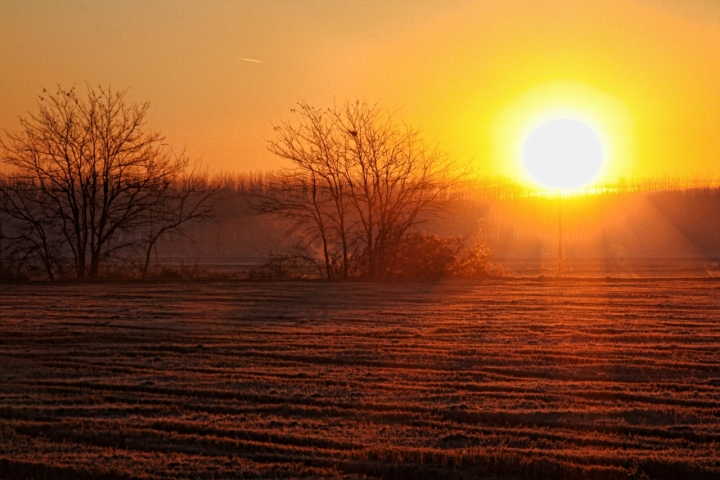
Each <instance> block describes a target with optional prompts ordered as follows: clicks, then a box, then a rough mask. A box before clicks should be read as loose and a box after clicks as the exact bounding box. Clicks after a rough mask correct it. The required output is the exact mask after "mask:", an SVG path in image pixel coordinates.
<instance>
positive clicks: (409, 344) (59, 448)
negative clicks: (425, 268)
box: [0, 280, 720, 479]
mask: <svg viewBox="0 0 720 480" xmlns="http://www.w3.org/2000/svg"><path fill="white" fill-rule="evenodd" d="M2 289H3V290H2V294H1V295H0V365H2V368H1V369H0V478H77V479H83V478H105V479H129V478H146V479H151V478H266V477H271V478H318V477H330V478H335V477H341V478H498V479H500V478H502V479H505V478H507V479H510V478H564V479H572V478H597V479H615V478H618V479H620V478H667V479H674V478H718V476H720V453H719V452H718V442H719V441H720V362H719V361H718V359H719V358H720V317H719V316H718V310H720V283H716V282H714V281H710V280H672V281H669V280H652V281H581V280H575V281H571V280H568V281H563V282H556V281H544V282H543V281H539V280H536V281H531V280H523V281H520V280H516V281H512V282H506V283H503V282H485V283H459V282H454V283H407V284H370V283H345V284H327V283H313V282H297V283H293V282H286V283H270V282H268V283H255V284H253V283H247V282H231V281H226V282H209V281H207V282H194V283H193V282H166V283H137V284H132V283H113V284H109V283H105V284H57V285H44V284H26V285H15V286H13V285H3V286H2Z"/></svg>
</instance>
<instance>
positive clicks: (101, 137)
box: [0, 87, 212, 279]
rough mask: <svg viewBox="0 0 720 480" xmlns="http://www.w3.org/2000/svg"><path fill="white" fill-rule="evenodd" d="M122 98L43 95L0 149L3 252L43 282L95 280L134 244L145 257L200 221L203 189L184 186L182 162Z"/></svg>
mask: <svg viewBox="0 0 720 480" xmlns="http://www.w3.org/2000/svg"><path fill="white" fill-rule="evenodd" d="M125 95H126V91H118V92H112V91H111V90H110V89H105V88H102V87H99V88H98V89H93V88H90V87H88V92H87V97H86V98H80V97H79V96H78V94H77V92H76V91H75V89H74V88H71V89H69V90H64V89H62V88H58V90H57V92H56V93H54V94H52V93H49V92H47V91H45V90H44V91H43V94H42V95H41V96H40V98H39V101H38V111H37V113H31V114H29V116H28V117H26V118H21V120H20V123H21V127H22V128H21V130H20V131H19V132H17V133H8V134H7V138H6V139H4V140H0V153H1V155H2V157H1V159H2V162H3V163H5V164H6V165H7V166H8V167H9V168H10V172H11V173H10V175H9V178H7V179H6V180H5V181H4V182H2V184H0V212H2V213H3V214H4V215H5V217H6V218H7V219H9V222H8V223H9V228H7V227H6V229H5V233H4V235H5V239H6V241H7V242H8V245H7V247H6V248H7V249H9V250H10V251H12V252H13V253H14V254H15V255H22V256H23V258H24V259H27V258H35V259H38V260H40V263H41V264H42V265H43V267H44V270H45V272H46V274H47V276H48V277H49V278H50V279H54V278H55V277H56V276H57V275H63V274H65V268H66V266H67V264H68V263H69V264H70V266H71V267H72V270H74V274H75V276H76V277H77V278H85V277H90V278H94V277H96V276H97V275H98V271H99V268H100V266H101V264H102V263H103V262H104V261H106V260H107V259H108V258H110V257H112V256H113V255H115V254H116V253H118V252H120V251H121V250H123V249H127V248H128V247H132V246H137V245H138V243H143V242H150V247H149V248H152V246H153V245H154V244H155V243H156V242H157V240H158V239H159V237H160V236H161V235H165V234H169V233H170V232H172V231H178V229H180V228H181V226H182V225H183V224H184V223H186V222H189V221H192V220H197V219H200V218H204V217H205V216H206V215H207V214H208V213H209V210H208V208H207V205H208V203H207V202H208V199H209V198H210V197H211V193H212V192H208V191H207V182H205V183H204V184H202V182H194V181H189V180H188V179H187V178H186V175H185V173H186V170H187V167H188V163H189V161H188V159H187V158H186V156H185V155H184V154H180V155H176V154H174V153H173V151H172V150H171V149H170V148H169V146H168V145H167V144H166V143H164V138H163V137H162V136H161V135H160V133H157V132H152V131H148V130H147V129H146V114H147V111H148V108H149V103H147V102H145V103H140V104H137V103H129V102H127V101H126V99H125ZM187 185H192V187H191V188H190V189H188V188H184V187H183V186H185V187H187ZM191 205H192V206H191ZM157 225H160V229H159V230H158V229H157V228H156V229H155V230H153V229H152V228H151V226H157ZM148 231H149V232H150V233H149V234H147V232H148ZM146 268H147V267H146ZM146 268H145V269H146Z"/></svg>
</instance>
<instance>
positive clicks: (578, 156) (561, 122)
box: [523, 118, 604, 188]
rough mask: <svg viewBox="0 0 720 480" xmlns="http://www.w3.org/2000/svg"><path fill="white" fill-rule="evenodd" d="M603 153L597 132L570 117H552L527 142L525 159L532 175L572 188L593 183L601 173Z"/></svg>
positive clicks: (548, 184) (551, 184) (540, 180)
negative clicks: (552, 118)
mask: <svg viewBox="0 0 720 480" xmlns="http://www.w3.org/2000/svg"><path fill="white" fill-rule="evenodd" d="M603 158H604V152H603V146H602V142H601V141H600V137H598V135H597V133H595V131H594V130H593V129H592V128H590V127H589V126H588V125H587V124H585V123H583V122H581V121H579V120H573V119H569V118H558V119H554V120H549V121H547V122H545V123H543V124H542V125H540V126H539V127H537V128H536V129H535V130H533V131H532V133H531V134H530V136H529V137H528V138H527V140H526V141H525V148H524V150H523V159H524V163H525V168H526V170H527V172H528V173H529V174H530V176H531V177H532V178H533V180H535V181H536V182H538V183H539V184H541V185H544V186H546V187H551V188H573V187H579V186H582V185H586V184H588V183H590V182H591V181H592V180H593V179H594V178H595V177H596V176H597V174H598V173H599V172H600V168H601V167H602V164H603Z"/></svg>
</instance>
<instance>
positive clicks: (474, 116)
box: [0, 0, 720, 175]
mask: <svg viewBox="0 0 720 480" xmlns="http://www.w3.org/2000/svg"><path fill="white" fill-rule="evenodd" d="M248 59H251V60H259V61H249V60H248ZM719 59H720V2H718V1H717V0H687V1H683V0H597V1H596V0H583V1H578V0H566V1H565V0H485V1H465V0H456V1H448V0H442V1H441V0H437V1H435V0H425V1H423V0H412V1H410V0H407V1H399V0H395V1H392V0H382V1H372V0H371V1H359V0H358V1H355V2H349V1H339V0H334V1H332V0H327V1H312V0H286V1H268V0H262V1H259V0H258V1H209V0H203V1H196V2H182V1H111V0H105V1H97V2H95V1H80V0H75V1H70V0H68V1H60V0H56V1H27V0H24V1H11V0H2V1H0V66H1V68H0V128H2V129H5V130H15V129H17V125H18V123H17V118H18V116H20V115H23V114H24V113H25V112H27V111H28V110H31V109H34V108H35V101H36V97H37V95H38V94H39V93H40V91H41V90H42V88H43V87H45V88H48V89H51V88H54V87H55V86H56V85H58V84H59V85H62V86H64V87H68V86H71V85H73V84H75V85H77V86H78V87H84V84H85V82H88V83H90V84H93V85H96V84H103V85H107V84H112V86H113V87H116V88H119V89H120V88H126V87H130V92H129V97H130V98H131V99H132V100H135V101H143V100H149V101H150V102H151V103H152V108H151V116H150V122H151V123H150V125H151V127H152V128H154V129H158V130H161V131H162V132H163V133H164V134H165V135H166V136H167V138H168V140H169V141H170V142H171V143H172V144H173V145H174V146H175V147H176V148H182V147H186V148H187V151H188V152H189V153H190V154H191V155H193V156H196V157H197V156H202V157H203V158H204V159H205V161H206V162H207V163H208V164H210V165H211V166H212V167H213V168H215V169H218V170H234V171H245V170H258V169H263V168H274V167H278V166H281V165H283V163H282V162H281V161H280V160H278V159H275V158H273V156H272V155H271V154H269V153H268V152H267V151H266V149H265V146H264V145H265V140H264V139H267V138H271V137H272V135H273V133H272V129H271V122H277V121H279V120H281V119H284V118H287V117H288V116H289V115H290V112H289V110H290V108H292V107H293V105H294V104H295V103H296V102H298V101H299V100H307V101H308V102H310V103H312V104H314V105H317V106H321V105H330V104H332V102H333V101H335V100H342V99H344V98H348V97H349V98H354V97H361V98H365V99H367V100H370V101H379V102H381V103H382V104H383V105H384V106H386V107H387V108H389V109H392V110H398V115H399V116H400V117H402V118H403V119H404V120H405V121H406V122H407V123H410V124H412V125H414V126H417V127H419V128H421V129H422V130H423V131H424V132H425V134H426V136H427V138H429V139H431V140H438V141H439V142H440V143H441V145H442V147H443V148H444V149H445V150H447V151H449V152H450V153H451V154H452V155H453V156H454V157H456V158H458V159H461V160H467V159H470V158H473V159H474V160H473V162H474V165H476V166H477V167H478V168H482V169H484V170H486V171H488V172H501V173H512V171H513V168H515V167H514V166H513V164H514V163H513V162H515V159H514V158H512V148H511V147H512V145H514V144H515V143H517V141H518V138H520V136H521V130H522V129H523V128H525V126H526V124H528V122H531V121H532V119H533V118H536V117H538V116H542V115H543V114H544V112H546V111H548V110H553V109H560V110H562V109H570V110H574V111H578V112H580V113H581V114H583V115H587V116H588V117H589V118H591V120H594V121H596V123H597V124H598V125H599V126H600V128H601V129H603V130H604V131H605V134H606V137H607V142H608V144H609V146H610V149H611V150H613V158H612V162H613V163H612V169H611V170H610V173H611V174H614V175H620V174H623V173H626V174H627V173H636V174H642V175H647V174H650V173H653V172H665V173H684V174H688V173H690V174H694V173H703V172H708V173H714V174H720V61H719Z"/></svg>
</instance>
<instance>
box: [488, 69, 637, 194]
mask: <svg viewBox="0 0 720 480" xmlns="http://www.w3.org/2000/svg"><path fill="white" fill-rule="evenodd" d="M490 138H491V139H492V142H493V144H494V147H493V155H492V157H491V159H490V161H489V168H490V169H491V171H492V170H494V171H495V172H497V173H498V174H500V175H505V176H507V177H509V178H512V179H515V180H517V181H519V182H522V183H524V184H526V185H528V186H532V187H534V188H540V189H541V190H556V189H558V188H560V189H563V192H564V193H565V194H574V193H585V192H588V191H590V190H592V189H593V188H595V187H596V186H597V185H602V184H603V183H604V182H612V181H614V180H616V179H618V178H624V177H625V176H626V175H627V172H629V171H631V170H632V167H633V163H634V156H635V133H634V121H633V116H632V115H631V114H630V112H629V110H628V109H627V107H626V106H625V105H624V104H623V103H622V102H621V101H620V100H618V99H617V98H615V97H613V96H611V95H609V94H607V93H605V92H602V91H600V90H597V89H595V88H592V87H590V86H588V85H585V84H581V83H577V82H570V81H555V82H551V83H549V84H545V85H539V86H537V87H534V88H532V89H530V90H527V91H526V92H525V93H523V94H521V95H519V96H518V97H515V99H514V100H513V101H512V102H510V103H508V104H507V105H506V106H505V107H504V108H503V109H502V110H501V111H499V112H498V114H497V117H496V118H495V121H494V122H493V124H492V127H491V136H490Z"/></svg>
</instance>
